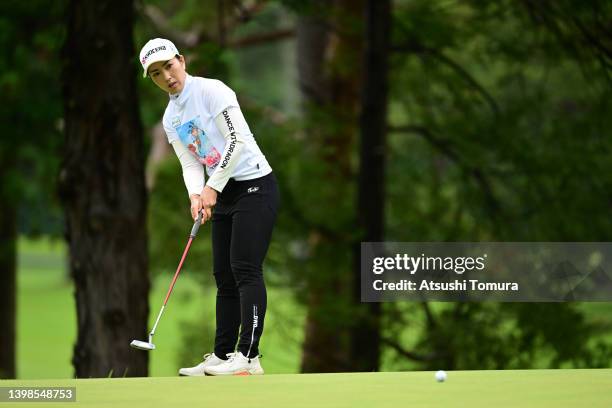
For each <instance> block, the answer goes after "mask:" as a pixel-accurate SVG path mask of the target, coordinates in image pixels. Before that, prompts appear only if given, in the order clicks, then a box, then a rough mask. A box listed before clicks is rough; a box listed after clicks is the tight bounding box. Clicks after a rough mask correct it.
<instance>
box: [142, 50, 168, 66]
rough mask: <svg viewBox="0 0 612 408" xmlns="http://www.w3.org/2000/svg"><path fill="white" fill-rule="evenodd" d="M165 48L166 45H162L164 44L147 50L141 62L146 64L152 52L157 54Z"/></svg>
mask: <svg viewBox="0 0 612 408" xmlns="http://www.w3.org/2000/svg"><path fill="white" fill-rule="evenodd" d="M165 49H166V46H165V45H162V46H159V47H155V48H152V49H150V50H149V52H147V53H146V54H145V55H144V57H142V59H141V60H140V63H141V64H142V65H144V64H145V63H146V62H147V59H149V57H150V56H151V55H152V54H155V53H156V52H157V51H162V50H165Z"/></svg>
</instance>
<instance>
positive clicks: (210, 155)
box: [175, 115, 221, 170]
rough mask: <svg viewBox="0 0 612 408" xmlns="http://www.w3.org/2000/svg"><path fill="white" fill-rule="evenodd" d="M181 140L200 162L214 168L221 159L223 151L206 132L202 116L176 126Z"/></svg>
mask: <svg viewBox="0 0 612 408" xmlns="http://www.w3.org/2000/svg"><path fill="white" fill-rule="evenodd" d="M175 129H176V133H178V135H179V138H180V139H181V142H183V144H184V145H185V146H186V147H187V150H189V151H190V152H191V153H192V154H193V155H194V156H195V157H196V159H198V161H199V162H200V163H202V164H203V165H205V166H206V167H208V168H209V169H211V170H212V169H214V168H215V167H217V164H219V161H220V160H221V153H219V151H218V150H217V149H215V147H214V146H213V145H212V143H211V142H210V140H209V139H208V137H207V136H206V132H204V129H202V125H201V124H200V116H199V115H198V116H196V117H195V118H193V119H191V120H190V121H189V122H186V123H183V124H182V125H180V126H177V127H175Z"/></svg>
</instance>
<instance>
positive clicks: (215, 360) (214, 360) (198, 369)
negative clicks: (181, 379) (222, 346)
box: [179, 353, 234, 377]
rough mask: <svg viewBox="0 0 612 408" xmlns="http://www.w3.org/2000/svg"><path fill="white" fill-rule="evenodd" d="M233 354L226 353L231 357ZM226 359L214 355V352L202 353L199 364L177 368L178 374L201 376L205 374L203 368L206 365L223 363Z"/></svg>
mask: <svg viewBox="0 0 612 408" xmlns="http://www.w3.org/2000/svg"><path fill="white" fill-rule="evenodd" d="M233 355H234V353H229V354H227V357H228V358H231V357H232V356H233ZM226 361H227V360H221V359H220V358H219V357H217V356H216V355H215V353H208V354H204V361H202V362H201V363H200V364H198V365H197V366H195V367H186V368H181V369H180V370H179V375H184V376H188V377H199V376H203V375H206V374H205V373H204V370H205V369H206V368H207V367H214V366H217V365H220V364H223V363H225V362H226Z"/></svg>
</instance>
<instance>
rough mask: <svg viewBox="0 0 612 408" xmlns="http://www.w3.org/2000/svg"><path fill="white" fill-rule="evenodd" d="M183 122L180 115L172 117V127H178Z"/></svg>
mask: <svg viewBox="0 0 612 408" xmlns="http://www.w3.org/2000/svg"><path fill="white" fill-rule="evenodd" d="M180 124H181V118H180V117H179V116H175V117H173V118H172V127H173V128H176V127H178V126H179V125H180Z"/></svg>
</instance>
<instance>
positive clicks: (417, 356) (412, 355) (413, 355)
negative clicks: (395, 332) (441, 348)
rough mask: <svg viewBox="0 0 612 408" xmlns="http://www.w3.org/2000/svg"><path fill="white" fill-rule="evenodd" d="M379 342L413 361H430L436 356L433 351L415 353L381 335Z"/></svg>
mask: <svg viewBox="0 0 612 408" xmlns="http://www.w3.org/2000/svg"><path fill="white" fill-rule="evenodd" d="M380 341H381V343H382V344H384V345H386V346H389V347H391V348H392V349H393V350H395V352H396V353H397V354H399V355H401V356H404V357H406V358H408V359H410V360H413V361H420V362H425V361H432V360H434V359H435V358H436V354H435V353H430V354H418V353H415V352H413V351H409V350H406V349H405V348H403V347H402V346H401V345H400V344H399V343H398V342H397V341H395V340H392V339H390V338H388V337H383V338H381V339H380Z"/></svg>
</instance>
